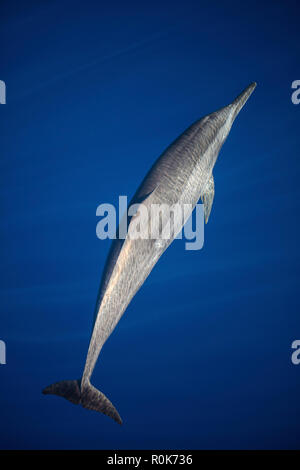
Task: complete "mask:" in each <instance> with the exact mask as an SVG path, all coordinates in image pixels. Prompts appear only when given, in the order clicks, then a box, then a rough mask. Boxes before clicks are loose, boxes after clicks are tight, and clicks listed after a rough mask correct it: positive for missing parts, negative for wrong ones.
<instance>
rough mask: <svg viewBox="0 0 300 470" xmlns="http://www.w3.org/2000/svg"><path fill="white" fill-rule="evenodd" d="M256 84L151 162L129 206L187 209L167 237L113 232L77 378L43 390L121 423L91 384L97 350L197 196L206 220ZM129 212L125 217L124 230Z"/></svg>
mask: <svg viewBox="0 0 300 470" xmlns="http://www.w3.org/2000/svg"><path fill="white" fill-rule="evenodd" d="M255 86H256V83H252V84H251V85H249V86H248V87H247V88H246V89H245V90H244V91H243V92H242V93H241V94H240V95H239V96H238V97H237V98H236V99H235V100H234V101H233V102H232V103H231V104H229V105H228V106H225V107H223V108H221V109H220V110H218V111H215V112H213V113H211V114H209V115H207V116H205V117H203V118H202V119H200V120H198V121H196V122H195V123H194V124H192V125H191V126H190V127H189V128H188V129H187V130H186V131H185V132H183V134H182V135H181V136H179V137H178V138H177V139H176V140H175V141H174V142H173V143H172V144H171V145H170V146H169V147H168V148H167V149H166V150H165V151H164V152H163V154H162V155H161V156H160V157H159V158H158V160H157V161H156V162H155V163H154V165H153V166H152V168H151V169H150V171H149V172H148V174H147V175H146V177H145V178H144V180H143V182H142V184H141V185H140V187H139V188H138V190H137V192H136V194H135V196H134V197H133V199H132V201H131V203H130V206H131V205H132V204H137V205H138V204H143V206H144V207H146V209H148V210H149V211H150V209H151V206H153V205H161V204H164V205H165V206H166V207H170V206H174V205H176V204H177V205H179V206H183V205H185V206H188V207H190V211H189V212H186V213H185V217H183V218H182V219H181V221H180V223H177V225H176V226H175V224H173V226H172V230H171V231H170V235H169V237H168V238H162V237H160V234H161V231H162V227H160V229H159V230H157V231H156V232H155V230H154V233H158V237H157V238H156V239H155V238H153V237H152V238H151V237H144V238H134V237H132V238H131V237H130V236H129V235H127V236H126V237H125V239H120V237H117V238H116V239H115V240H114V241H113V243H112V246H111V250H110V253H109V255H108V259H107V262H106V265H105V268H104V272H103V276H102V281H101V285H100V289H99V293H98V298H97V303H96V309H95V318H94V327H93V331H92V335H91V339H90V344H89V348H88V353H87V358H86V363H85V367H84V371H83V374H82V377H81V379H78V380H65V381H61V382H56V383H54V384H52V385H50V386H48V387H46V388H45V389H44V390H43V393H44V394H54V395H59V396H61V397H64V398H66V399H68V400H69V401H71V402H72V403H75V404H81V405H82V406H83V407H84V408H88V409H92V410H96V411H100V412H102V413H104V414H106V415H108V416H110V417H111V418H113V419H114V420H115V421H117V422H118V423H120V424H121V423H122V420H121V417H120V415H119V413H118V411H117V410H116V408H115V407H114V406H113V405H112V403H111V402H110V401H109V400H108V398H107V397H106V396H105V395H104V394H103V393H102V392H100V391H99V390H97V389H96V388H95V387H93V385H91V383H90V378H91V375H92V373H93V370H94V367H95V364H96V362H97V359H98V356H99V353H100V351H101V348H102V346H103V345H104V343H105V341H106V340H107V338H108V337H109V336H110V335H111V333H112V331H113V330H114V328H115V326H116V325H117V323H118V322H119V320H120V318H121V316H122V315H123V313H124V311H125V310H126V307H127V306H128V304H129V303H130V301H131V299H132V298H133V296H134V295H135V294H136V292H137V291H138V290H139V288H140V287H141V286H142V284H143V282H144V281H145V279H146V278H147V277H148V276H149V274H150V272H151V270H152V269H153V267H154V266H155V264H156V263H157V261H158V259H159V258H160V256H161V255H162V254H163V252H164V251H165V250H166V249H167V247H168V246H169V245H170V243H171V242H172V241H173V239H174V238H175V237H176V235H177V233H178V232H179V231H180V230H181V228H182V226H183V225H184V223H185V221H186V220H187V218H188V217H189V216H190V213H191V212H192V210H193V208H194V207H195V205H196V204H197V202H198V200H199V199H200V198H201V199H202V201H203V205H204V215H205V221H206V222H207V221H208V218H209V214H210V211H211V207H212V203H213V199H214V179H213V174H212V172H213V168H214V165H215V163H216V160H217V157H218V154H219V151H220V149H221V147H222V145H223V143H224V141H225V140H226V138H227V136H228V134H229V132H230V129H231V126H232V124H233V122H234V120H235V118H236V117H237V115H238V113H239V111H240V110H241V108H242V107H243V106H244V104H245V103H246V101H247V100H248V98H249V96H250V95H251V93H252V92H253V90H254V88H255ZM150 213H151V211H150ZM134 217H135V216H134V215H133V216H132V217H131V219H129V224H128V234H129V233H130V227H131V225H132V224H133V222H134ZM165 222H169V221H165ZM150 224H151V217H150V218H149V219H148V221H147V222H145V226H144V227H143V230H144V231H145V232H148V231H149V230H150V228H149V227H150ZM151 233H152V232H151Z"/></svg>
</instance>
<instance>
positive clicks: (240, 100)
mask: <svg viewBox="0 0 300 470" xmlns="http://www.w3.org/2000/svg"><path fill="white" fill-rule="evenodd" d="M255 87H256V82H253V83H251V85H249V86H248V87H247V88H245V90H244V91H242V93H241V94H240V95H239V96H238V97H237V98H236V99H235V100H234V101H233V102H232V103H231V106H232V107H233V108H234V114H233V119H235V118H236V116H237V115H238V113H239V112H240V110H241V109H242V107H243V106H244V104H245V103H246V101H247V100H248V98H249V97H250V95H251V94H252V92H253V91H254V89H255Z"/></svg>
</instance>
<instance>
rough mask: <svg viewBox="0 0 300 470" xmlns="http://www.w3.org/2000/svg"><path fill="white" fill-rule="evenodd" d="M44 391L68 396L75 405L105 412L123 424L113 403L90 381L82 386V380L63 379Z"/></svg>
mask: <svg viewBox="0 0 300 470" xmlns="http://www.w3.org/2000/svg"><path fill="white" fill-rule="evenodd" d="M43 393H44V394H45V395H48V394H50V395H58V396H60V397H63V398H66V399H67V400H69V401H71V402H72V403H74V404H75V405H79V404H80V405H82V406H83V407H84V408H88V409H89V410H95V411H99V412H101V413H104V414H105V415H107V416H110V417H111V418H112V419H114V420H115V421H116V422H117V423H119V424H122V419H121V417H120V415H119V413H118V412H117V410H116V408H115V407H114V406H113V404H112V403H111V402H110V401H109V399H108V398H107V397H106V396H105V395H104V394H103V393H102V392H100V390H97V389H96V388H95V387H93V385H91V384H90V383H89V382H85V383H84V386H82V385H81V380H63V381H62V382H56V383H54V384H52V385H49V387H46V388H44V390H43Z"/></svg>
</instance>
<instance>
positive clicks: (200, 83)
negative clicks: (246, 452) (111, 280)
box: [0, 0, 300, 449]
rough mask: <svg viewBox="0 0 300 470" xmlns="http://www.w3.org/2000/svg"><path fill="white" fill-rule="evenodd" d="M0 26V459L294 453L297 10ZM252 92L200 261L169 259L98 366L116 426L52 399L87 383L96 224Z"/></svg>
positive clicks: (76, 14) (101, 13)
mask: <svg viewBox="0 0 300 470" xmlns="http://www.w3.org/2000/svg"><path fill="white" fill-rule="evenodd" d="M0 18H1V19H0V23H1V31H2V33H1V34H2V36H1V37H2V39H1V43H2V46H3V48H2V53H1V62H0V63H1V69H0V79H1V80H4V81H5V82H6V85H7V104H6V105H1V106H0V116H1V161H0V162H1V169H0V191H1V196H0V201H1V231H0V234H1V235H0V236H1V248H2V249H1V288H0V299H1V317H0V339H1V340H4V341H5V342H6V346H7V351H6V352H7V364H6V365H1V366H0V423H1V426H0V448H3V449H11V448H18V449H46V448H47V449H48V448H51V449H57V448H64V449H69V448H72V449H76V448H78V449H82V448H90V449H134V448H161V449H163V448H178V449H191V448H197V449H214V448H221V449H228V448H234V449H241V448H247V449H253V448H259V449H261V448H274V449H276V448H299V447H300V400H299V392H300V365H298V366H296V365H293V364H292V362H291V354H292V349H291V343H292V342H293V341H294V340H295V339H300V314H299V312H300V302H299V282H300V269H299V261H300V250H299V229H300V223H299V213H300V187H299V177H300V156H299V144H300V136H299V119H300V105H298V106H297V105H293V104H292V102H291V93H292V90H291V83H292V81H293V80H296V79H300V70H299V52H300V40H299V39H300V33H299V6H297V2H293V1H287V2H279V1H273V0H272V1H263V2H259V3H257V4H255V3H253V2H252V3H251V4H247V5H244V4H243V2H235V1H222V2H221V1H220V2H204V1H197V2H196V1H194V2H192V1H188V0H187V1H185V2H176V1H172V2H171V1H170V2H167V1H166V2H138V3H133V2H114V1H112V2H109V3H107V4H106V3H102V2H96V1H89V0H85V1H84V2H81V1H80V2H79V1H74V0H73V1H72V2H71V1H63V0H59V1H58V0H55V1H48V2H34V1H28V2H18V1H10V2H6V4H5V5H4V2H2V5H1V16H0ZM254 80H255V81H257V82H258V87H257V89H256V90H255V92H254V94H253V95H252V97H251V99H250V100H249V102H248V103H247V105H246V107H245V108H244V109H243V111H242V112H241V114H240V116H239V117H238V119H237V121H236V122H235V124H234V126H233V128H232V131H231V133H230V135H229V137H228V140H227V141H226V143H225V145H224V147H223V149H222V151H221V153H220V156H219V159H218V161H217V164H216V167H215V170H214V177H215V185H216V194H215V201H214V205H213V209H212V213H211V216H210V220H209V223H208V225H207V226H206V227H205V242H204V247H203V249H202V250H200V251H186V250H185V249H184V241H183V240H182V241H175V242H174V244H173V245H172V246H171V247H170V248H169V249H168V251H167V252H166V253H165V254H164V255H163V257H162V258H161V259H160V261H159V262H158V264H157V266H156V267H155V268H154V270H153V272H152V273H151V276H150V277H149V278H148V279H147V281H146V283H145V284H144V286H143V287H142V288H141V290H140V291H139V292H138V294H137V295H136V297H135V298H134V299H133V301H132V303H131V304H130V306H129V308H128V309H127V311H126V313H125V315H124V316H123V318H122V320H121V321H120V323H119V325H118V326H117V328H116V330H115V331H114V333H113V335H112V336H111V337H110V338H109V340H108V341H107V343H106V345H105V347H104V349H103V352H102V354H101V358H100V360H99V362H98V364H97V366H96V369H95V373H94V375H93V378H92V382H93V384H94V385H95V386H97V387H98V388H99V389H100V390H102V391H103V392H104V393H106V394H107V395H108V397H109V398H110V399H111V400H112V402H113V403H114V404H115V406H116V407H117V408H118V410H119V412H120V414H121V416H122V418H123V420H124V425H123V426H122V427H121V426H119V425H117V424H116V423H115V422H113V421H112V420H110V419H109V418H107V417H106V416H103V415H100V414H98V413H95V412H91V411H87V410H84V409H83V408H81V407H75V406H74V405H72V404H71V403H69V402H67V401H65V400H63V399H61V398H58V397H52V396H50V397H49V396H46V397H45V396H43V395H42V394H41V390H42V388H43V387H44V386H46V385H49V384H50V383H52V382H54V381H58V380H62V379H76V378H78V377H80V376H81V373H82V368H83V366H84V361H85V355H86V351H87V347H88V342H89V335H90V331H91V324H92V317H93V308H94V304H95V299H96V295H97V290H98V285H99V281H100V278H101V273H102V268H103V266H104V262H105V259H106V255H107V253H108V249H109V246H110V241H108V240H106V241H100V240H99V239H97V237H96V232H95V230H96V224H97V221H98V218H97V217H96V208H97V206H98V205H99V204H100V203H103V202H109V203H112V204H117V202H118V196H119V195H124V194H126V195H128V197H131V196H132V195H133V193H134V192H135V190H136V188H137V186H138V184H139V183H140V182H141V180H142V178H143V177H144V175H145V173H146V172H147V171H148V169H149V168H150V166H151V165H152V163H153V161H154V160H155V159H156V158H157V157H158V156H159V154H160V153H161V152H162V151H163V150H164V148H165V147H166V146H167V145H169V144H170V142H171V141H172V140H173V139H175V138H176V137H177V136H178V135H179V134H180V133H181V132H182V131H183V130H184V129H185V128H186V127H187V126H189V125H190V124H191V123H192V122H193V121H195V120H196V119H198V118H199V117H201V116H202V115H205V114H207V113H210V112H212V111H214V110H216V109H218V108H219V107H221V106H224V105H226V104H228V103H229V102H230V101H231V100H232V99H233V98H235V96H236V95H237V94H238V93H240V91H241V90H242V89H243V88H244V87H245V86H247V85H248V84H249V83H250V82H252V81H254Z"/></svg>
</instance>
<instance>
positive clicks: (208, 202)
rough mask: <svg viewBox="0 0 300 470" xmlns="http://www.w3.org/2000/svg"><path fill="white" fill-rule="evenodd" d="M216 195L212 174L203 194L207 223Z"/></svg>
mask: <svg viewBox="0 0 300 470" xmlns="http://www.w3.org/2000/svg"><path fill="white" fill-rule="evenodd" d="M214 195H215V182H214V177H213V175H211V177H210V178H209V180H208V182H207V184H206V186H205V189H204V191H203V193H202V195H201V199H202V202H203V205H204V217H205V223H206V224H207V222H208V219H209V214H210V211H211V208H212V205H213V201H214Z"/></svg>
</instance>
